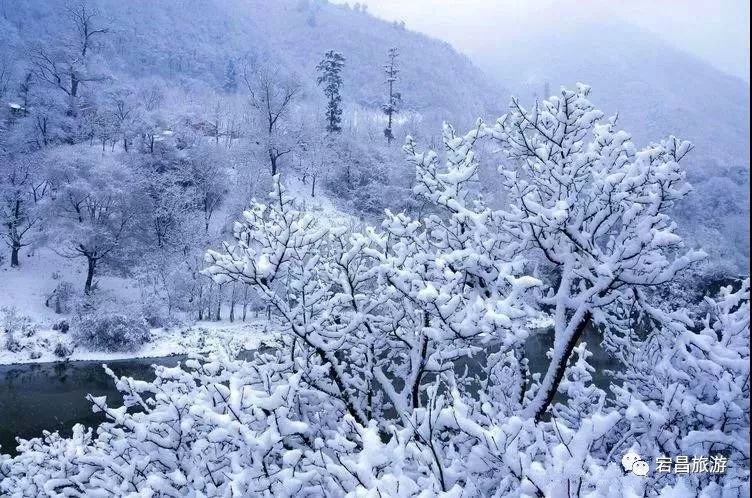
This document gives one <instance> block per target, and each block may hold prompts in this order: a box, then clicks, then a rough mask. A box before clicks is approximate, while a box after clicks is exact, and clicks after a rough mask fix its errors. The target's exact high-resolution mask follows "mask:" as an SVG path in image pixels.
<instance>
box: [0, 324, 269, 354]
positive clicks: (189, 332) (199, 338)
mask: <svg viewBox="0 0 752 498" xmlns="http://www.w3.org/2000/svg"><path fill="white" fill-rule="evenodd" d="M19 335H20V334H19ZM274 336H275V333H274V332H273V327H272V326H271V325H270V323H269V322H268V321H267V320H254V321H250V322H245V323H243V322H240V323H238V322H235V323H230V322H197V323H195V324H193V325H190V326H185V327H175V328H170V329H164V328H155V329H151V337H150V340H149V342H147V343H145V344H143V345H142V346H141V347H140V348H138V349H136V350H133V351H120V352H105V351H91V350H88V349H86V348H84V347H82V346H77V345H76V344H74V341H73V338H72V337H71V334H70V332H67V333H64V332H61V331H59V330H37V331H35V332H34V333H33V334H32V335H30V336H28V337H26V336H21V337H17V339H16V340H17V342H18V345H17V350H16V351H9V350H8V349H5V348H4V345H3V346H2V347H1V348H0V365H15V364H28V363H48V362H55V361H112V360H122V359H131V358H158V357H166V356H174V355H183V354H189V353H195V352H204V353H211V352H219V351H228V352H238V351H242V350H246V349H256V348H257V347H258V346H259V344H261V343H263V342H265V341H268V340H271V339H273V338H274ZM63 350H65V351H67V352H68V354H66V355H62V356H61V355H60V351H63Z"/></svg>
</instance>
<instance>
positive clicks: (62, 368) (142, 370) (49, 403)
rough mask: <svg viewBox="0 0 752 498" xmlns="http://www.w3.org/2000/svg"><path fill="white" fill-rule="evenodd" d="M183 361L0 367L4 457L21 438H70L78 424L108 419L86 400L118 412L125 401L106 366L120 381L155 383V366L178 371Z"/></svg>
mask: <svg viewBox="0 0 752 498" xmlns="http://www.w3.org/2000/svg"><path fill="white" fill-rule="evenodd" d="M183 359H185V356H171V357H167V358H135V359H128V360H110V361H106V362H105V361H68V362H63V361H61V362H54V363H29V364H19V365H0V453H10V454H15V450H16V437H20V438H23V439H29V438H32V437H38V436H41V435H42V431H43V430H48V431H56V430H57V431H60V433H61V434H63V435H67V436H70V435H71V429H72V428H73V426H74V425H75V424H77V423H82V424H84V425H86V426H89V427H91V426H95V425H98V424H99V423H100V422H102V421H103V420H104V415H103V414H101V413H93V412H92V411H91V403H89V402H88V401H87V400H86V395H87V394H89V393H91V394H92V395H94V396H104V395H106V396H107V397H108V402H110V403H112V404H113V405H115V406H118V405H119V404H120V402H121V401H122V397H121V396H120V393H119V392H118V391H117V389H115V383H114V381H113V380H112V379H111V378H110V377H109V376H108V375H107V374H106V373H105V371H104V369H103V368H102V364H103V363H107V366H109V367H110V368H111V369H112V370H113V372H115V374H116V375H118V376H120V375H128V376H131V377H135V378H137V379H143V380H153V379H154V369H153V368H152V365H166V366H175V365H177V364H178V362H179V361H181V360H183Z"/></svg>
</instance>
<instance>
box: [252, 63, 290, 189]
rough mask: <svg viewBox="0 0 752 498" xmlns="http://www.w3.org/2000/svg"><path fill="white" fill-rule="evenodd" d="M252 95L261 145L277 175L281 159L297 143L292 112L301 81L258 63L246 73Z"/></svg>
mask: <svg viewBox="0 0 752 498" xmlns="http://www.w3.org/2000/svg"><path fill="white" fill-rule="evenodd" d="M244 81H245V84H246V88H247V89H248V94H249V96H250V104H251V108H252V110H253V111H254V115H253V120H254V122H255V123H254V124H255V126H256V127H257V128H256V129H257V131H256V132H255V133H258V131H260V134H261V137H263V138H261V140H260V145H261V146H262V147H263V149H264V151H265V154H266V155H267V157H268V158H269V165H270V167H271V174H272V176H274V175H276V174H277V172H278V170H279V166H280V160H281V159H282V157H284V156H285V155H287V154H289V153H291V152H292V151H293V150H294V149H295V146H296V145H297V140H296V137H295V136H293V135H294V134H293V133H292V130H291V128H290V118H291V116H290V114H291V113H292V110H293V106H294V105H295V100H296V98H297V97H298V94H299V93H300V85H299V84H298V83H297V82H296V81H295V80H294V79H293V78H292V77H290V76H287V75H284V74H282V73H281V72H280V71H279V70H277V69H271V68H269V67H258V68H255V69H254V70H253V71H250V70H248V71H246V73H245V76H244Z"/></svg>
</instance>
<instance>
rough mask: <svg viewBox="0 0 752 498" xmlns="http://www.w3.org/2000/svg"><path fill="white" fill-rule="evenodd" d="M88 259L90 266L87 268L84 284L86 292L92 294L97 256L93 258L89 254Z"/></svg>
mask: <svg viewBox="0 0 752 498" xmlns="http://www.w3.org/2000/svg"><path fill="white" fill-rule="evenodd" d="M86 261H87V263H88V266H87V269H86V284H85V285H84V294H86V295H89V294H91V284H92V282H93V280H94V271H95V270H96V267H97V260H96V259H95V258H92V257H91V256H87V257H86Z"/></svg>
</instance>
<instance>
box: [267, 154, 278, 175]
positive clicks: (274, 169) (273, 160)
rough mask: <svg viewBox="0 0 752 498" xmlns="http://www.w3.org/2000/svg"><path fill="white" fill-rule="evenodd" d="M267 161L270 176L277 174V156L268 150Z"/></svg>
mask: <svg viewBox="0 0 752 498" xmlns="http://www.w3.org/2000/svg"><path fill="white" fill-rule="evenodd" d="M269 161H270V162H271V165H272V176H274V175H276V174H277V156H276V155H275V154H274V151H272V150H271V149H270V150H269Z"/></svg>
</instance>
